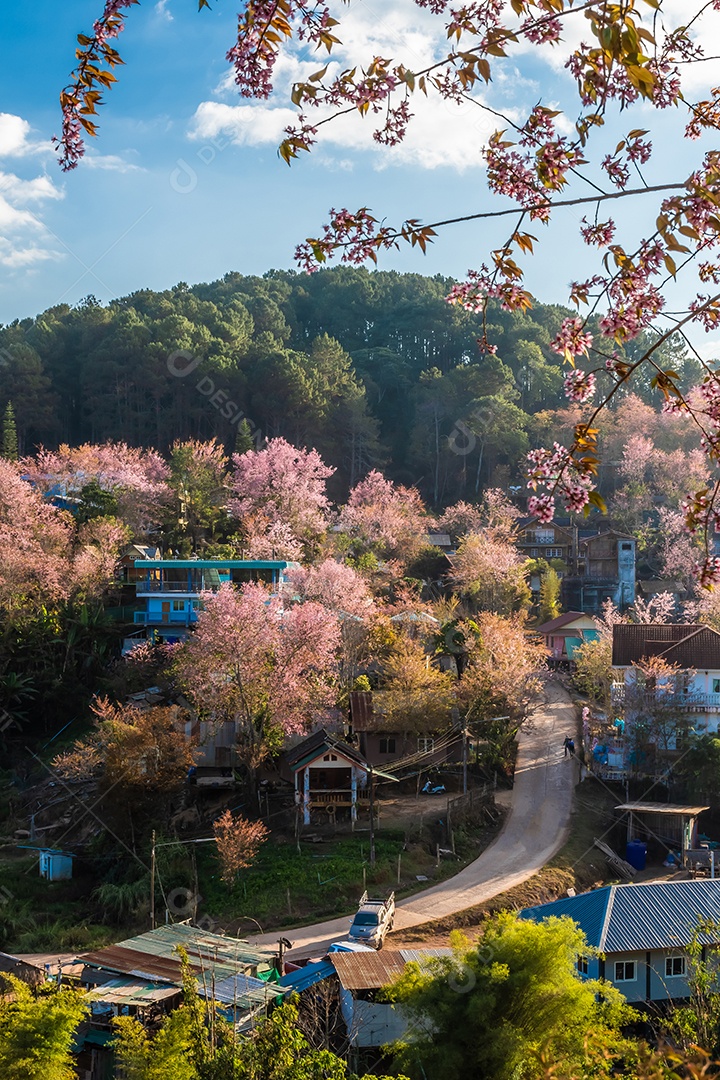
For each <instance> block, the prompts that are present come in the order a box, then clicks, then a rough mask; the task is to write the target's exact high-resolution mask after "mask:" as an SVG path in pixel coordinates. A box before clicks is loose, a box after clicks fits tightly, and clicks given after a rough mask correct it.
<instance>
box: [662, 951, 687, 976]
mask: <svg viewBox="0 0 720 1080" xmlns="http://www.w3.org/2000/svg"><path fill="white" fill-rule="evenodd" d="M684 974H685V957H684V956H666V957H665V978H666V979H677V978H678V976H680V975H684Z"/></svg>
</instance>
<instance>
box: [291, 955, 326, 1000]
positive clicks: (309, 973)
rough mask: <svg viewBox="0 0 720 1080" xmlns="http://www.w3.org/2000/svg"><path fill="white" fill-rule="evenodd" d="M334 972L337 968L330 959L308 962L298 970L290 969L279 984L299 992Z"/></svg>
mask: <svg viewBox="0 0 720 1080" xmlns="http://www.w3.org/2000/svg"><path fill="white" fill-rule="evenodd" d="M334 974H335V968H334V967H333V965H332V964H331V963H330V961H329V960H317V961H316V962H315V963H314V964H306V965H305V967H301V968H298V970H297V971H289V972H288V973H287V975H283V977H282V978H281V979H279V980H278V985H279V986H281V987H283V989H284V990H286V991H287V990H292V991H293V992H294V993H296V994H299V993H301V992H302V991H303V990H307V989H308V987H310V986H314V985H315V983H318V982H321V981H322V980H323V979H328V978H330V976H331V975H334Z"/></svg>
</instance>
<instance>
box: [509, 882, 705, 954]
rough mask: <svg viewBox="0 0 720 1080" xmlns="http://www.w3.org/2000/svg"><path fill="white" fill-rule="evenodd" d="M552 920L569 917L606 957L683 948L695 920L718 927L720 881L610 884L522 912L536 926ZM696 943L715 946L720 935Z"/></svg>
mask: <svg viewBox="0 0 720 1080" xmlns="http://www.w3.org/2000/svg"><path fill="white" fill-rule="evenodd" d="M553 916H555V917H558V918H560V917H562V916H567V917H569V918H571V919H572V920H573V921H574V922H576V923H577V924H578V926H579V927H580V929H581V930H582V932H583V933H584V935H585V938H586V940H587V942H588V944H589V945H592V946H594V947H595V948H596V949H599V950H600V952H604V953H620V952H639V951H644V950H647V949H672V948H679V947H684V946H686V945H689V944H690V942H691V940H692V938H693V933H694V931H695V928H696V927H697V924H698V920H699V919H707V920H711V921H713V922H715V923H720V879H716V880H712V879H702V878H701V879H698V880H694V881H652V882H648V883H647V884H644V885H632V884H631V885H609V886H606V887H605V888H603V889H595V890H593V891H592V892H589V893H583V894H581V895H580V896H567V897H563V898H562V899H561V900H555V901H553V902H552V903H550V904H541V905H539V906H538V907H531V908H526V909H525V910H524V911H521V912H520V918H521V919H532V920H533V921H534V922H542V921H543V920H544V919H549V918H551V917H553ZM698 940H699V941H700V942H701V943H703V944H705V945H711V944H718V943H719V942H720V934H712V933H709V934H707V933H706V934H700V935H699V936H698Z"/></svg>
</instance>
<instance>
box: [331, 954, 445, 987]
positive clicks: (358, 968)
mask: <svg viewBox="0 0 720 1080" xmlns="http://www.w3.org/2000/svg"><path fill="white" fill-rule="evenodd" d="M438 956H452V949H395V950H391V949H383V950H382V952H374V953H341V952H337V953H331V954H330V960H331V962H332V964H333V966H334V968H335V970H336V972H337V974H338V978H339V979H340V982H341V984H342V986H343V988H344V989H345V990H379V989H380V987H381V986H387V985H388V983H391V982H394V981H395V980H396V979H397V978H399V977H400V975H402V973H403V972H404V970H405V965H406V964H408V963H410V962H411V961H415V962H416V963H422V962H423V960H431V959H433V958H435V957H438Z"/></svg>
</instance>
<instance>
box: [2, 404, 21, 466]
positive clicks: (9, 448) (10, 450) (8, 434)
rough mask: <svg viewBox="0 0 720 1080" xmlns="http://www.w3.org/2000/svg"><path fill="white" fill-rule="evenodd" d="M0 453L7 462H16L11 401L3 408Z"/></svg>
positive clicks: (16, 452) (15, 432) (16, 453)
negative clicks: (0, 446)
mask: <svg viewBox="0 0 720 1080" xmlns="http://www.w3.org/2000/svg"><path fill="white" fill-rule="evenodd" d="M0 452H1V453H2V456H3V457H4V458H5V459H6V460H7V461H17V459H18V437H17V424H16V423H15V410H14V409H13V404H12V401H8V403H7V405H6V406H5V415H4V416H3V425H2V450H1V451H0Z"/></svg>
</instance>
